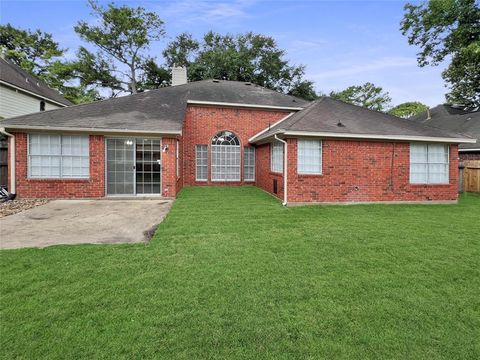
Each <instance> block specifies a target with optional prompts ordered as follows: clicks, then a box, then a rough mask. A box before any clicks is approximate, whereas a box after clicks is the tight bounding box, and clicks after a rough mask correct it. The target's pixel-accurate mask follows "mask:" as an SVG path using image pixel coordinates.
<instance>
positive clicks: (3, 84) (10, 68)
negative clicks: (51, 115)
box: [0, 56, 72, 186]
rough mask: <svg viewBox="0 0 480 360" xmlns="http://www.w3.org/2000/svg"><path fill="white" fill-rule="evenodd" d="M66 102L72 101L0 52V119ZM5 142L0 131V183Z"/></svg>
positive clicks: (3, 181) (3, 173)
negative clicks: (0, 54)
mask: <svg viewBox="0 0 480 360" xmlns="http://www.w3.org/2000/svg"><path fill="white" fill-rule="evenodd" d="M69 105H72V103H71V102H70V101H68V100H67V99H65V98H64V97H63V96H62V95H60V94H59V93H58V92H56V91H55V90H52V89H50V88H49V87H48V86H47V85H46V84H45V82H43V81H42V80H40V79H38V78H36V77H34V76H32V75H31V74H29V73H27V72H25V71H24V70H23V69H21V68H20V67H18V66H17V65H15V64H13V63H12V62H10V61H9V60H7V59H4V58H3V57H2V56H0V120H1V119H5V118H9V117H13V116H19V115H25V114H31V113H34V112H38V111H46V110H52V109H59V108H63V107H65V106H69ZM1 124H2V123H1V121H0V126H1ZM6 144H7V141H6V139H5V138H4V137H2V135H0V186H6V183H7V163H6V158H7V145H6Z"/></svg>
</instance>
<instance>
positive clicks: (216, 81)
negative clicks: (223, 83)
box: [212, 79, 220, 83]
mask: <svg viewBox="0 0 480 360" xmlns="http://www.w3.org/2000/svg"><path fill="white" fill-rule="evenodd" d="M212 81H213V82H214V83H219V82H220V80H217V79H214V80H212Z"/></svg>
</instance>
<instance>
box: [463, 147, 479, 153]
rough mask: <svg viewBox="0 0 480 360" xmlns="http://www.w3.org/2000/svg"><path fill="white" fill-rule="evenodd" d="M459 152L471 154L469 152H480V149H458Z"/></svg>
mask: <svg viewBox="0 0 480 360" xmlns="http://www.w3.org/2000/svg"><path fill="white" fill-rule="evenodd" d="M458 151H459V152H469V151H480V148H478V149H458Z"/></svg>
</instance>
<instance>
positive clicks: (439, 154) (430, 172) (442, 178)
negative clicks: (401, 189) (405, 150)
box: [410, 144, 449, 184]
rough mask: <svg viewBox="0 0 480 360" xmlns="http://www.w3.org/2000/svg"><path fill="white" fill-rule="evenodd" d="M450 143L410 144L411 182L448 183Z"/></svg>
mask: <svg viewBox="0 0 480 360" xmlns="http://www.w3.org/2000/svg"><path fill="white" fill-rule="evenodd" d="M448 182H449V158H448V145H443V144H410V183H412V184H448Z"/></svg>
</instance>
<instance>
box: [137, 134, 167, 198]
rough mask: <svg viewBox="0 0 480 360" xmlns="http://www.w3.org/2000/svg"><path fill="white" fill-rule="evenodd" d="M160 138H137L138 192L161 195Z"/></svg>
mask: <svg viewBox="0 0 480 360" xmlns="http://www.w3.org/2000/svg"><path fill="white" fill-rule="evenodd" d="M161 154H162V151H161V149H160V140H152V139H136V165H135V172H136V191H137V194H158V195H160V173H161V166H160V156H161Z"/></svg>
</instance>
